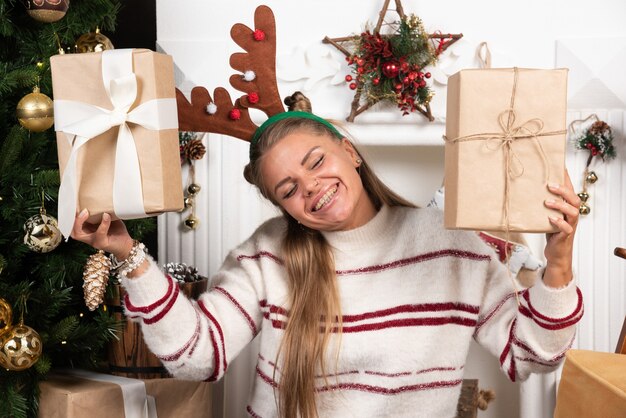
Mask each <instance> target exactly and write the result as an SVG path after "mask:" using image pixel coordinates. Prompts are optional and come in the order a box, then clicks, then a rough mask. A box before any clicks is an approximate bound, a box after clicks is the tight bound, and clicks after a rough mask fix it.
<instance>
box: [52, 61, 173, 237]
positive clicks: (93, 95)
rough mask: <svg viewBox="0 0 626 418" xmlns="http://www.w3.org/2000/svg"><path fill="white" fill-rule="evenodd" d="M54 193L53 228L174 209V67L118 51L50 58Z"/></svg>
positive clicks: (66, 232)
mask: <svg viewBox="0 0 626 418" xmlns="http://www.w3.org/2000/svg"><path fill="white" fill-rule="evenodd" d="M50 66H51V70H52V86H53V94H54V106H55V130H56V131H57V146H58V156H59V167H60V171H61V187H60V189H59V213H58V217H59V225H60V229H61V232H63V234H64V235H65V236H66V237H67V236H68V235H69V232H70V231H71V227H72V225H73V222H74V217H75V214H76V213H77V212H79V211H80V210H82V209H83V208H87V209H88V210H89V213H90V215H91V216H90V218H89V220H88V221H89V222H92V223H97V222H99V221H100V219H101V216H102V214H103V213H105V212H107V213H110V214H113V216H114V218H118V217H119V218H122V219H133V218H141V217H146V216H153V215H158V214H160V213H162V212H168V211H178V210H180V209H182V207H183V192H182V181H181V168H180V157H179V142H178V118H177V110H176V99H175V97H176V95H175V86H174V68H173V62H172V58H171V57H170V56H168V55H165V54H161V53H156V52H153V51H150V50H145V49H118V50H109V51H104V52H94V53H84V54H64V55H56V56H53V57H51V58H50Z"/></svg>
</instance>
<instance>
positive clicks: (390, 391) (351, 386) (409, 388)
mask: <svg viewBox="0 0 626 418" xmlns="http://www.w3.org/2000/svg"><path fill="white" fill-rule="evenodd" d="M461 383H463V380H462V379H459V380H448V381H445V380H444V381H436V382H429V383H420V384H417V385H405V386H400V387H397V388H385V387H381V386H372V385H365V384H362V383H339V384H337V385H332V386H325V387H322V388H319V389H316V392H328V391H333V390H358V391H362V392H370V393H377V394H380V395H397V394H399V393H404V392H416V391H420V390H431V389H440V388H449V387H454V386H458V385H460V384H461Z"/></svg>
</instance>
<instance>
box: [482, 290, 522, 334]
mask: <svg viewBox="0 0 626 418" xmlns="http://www.w3.org/2000/svg"><path fill="white" fill-rule="evenodd" d="M514 296H515V293H509V294H508V295H506V296H505V297H504V298H503V299H502V300H500V302H499V303H498V304H497V305H496V307H495V308H493V309H492V310H491V311H489V313H488V314H487V315H485V316H484V317H483V319H481V320H480V321H479V322H478V325H477V326H476V329H475V330H474V336H476V335H478V331H480V328H481V327H482V326H483V325H485V324H486V323H487V322H488V321H489V320H490V319H491V318H493V316H494V315H495V314H496V313H497V312H498V311H499V310H500V309H501V308H502V307H503V306H504V304H505V303H506V302H507V301H508V300H509V299H511V298H512V297H514Z"/></svg>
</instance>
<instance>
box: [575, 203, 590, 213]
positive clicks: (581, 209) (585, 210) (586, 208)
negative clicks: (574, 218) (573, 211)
mask: <svg viewBox="0 0 626 418" xmlns="http://www.w3.org/2000/svg"><path fill="white" fill-rule="evenodd" d="M578 213H580V214H581V215H589V213H591V208H590V207H589V206H587V204H586V203H584V202H583V203H581V204H580V206H579V207H578Z"/></svg>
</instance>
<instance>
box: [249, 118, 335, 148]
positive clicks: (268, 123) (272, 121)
mask: <svg viewBox="0 0 626 418" xmlns="http://www.w3.org/2000/svg"><path fill="white" fill-rule="evenodd" d="M290 118H300V119H310V120H314V121H316V122H319V123H321V124H322V125H324V126H326V127H327V128H328V129H330V130H331V132H332V133H333V134H334V135H335V136H336V137H337V138H339V139H341V138H343V137H344V135H342V134H341V133H339V131H338V130H337V128H335V127H334V126H333V125H332V124H331V123H330V122H328V121H327V120H326V119H322V118H320V117H319V116H316V115H314V114H313V113H310V112H300V111H292V112H282V113H278V114H276V115H274V116H272V117H271V118H269V119H268V120H266V121H265V122H263V124H262V125H261V126H259V127H258V128H257V129H256V131H254V135H252V139H251V140H250V159H252V147H253V146H254V145H255V144H256V143H257V141H258V140H259V138H260V137H261V135H262V134H263V132H265V130H266V129H267V128H269V127H270V126H271V125H273V124H275V123H276V122H278V121H281V120H283V119H290Z"/></svg>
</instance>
